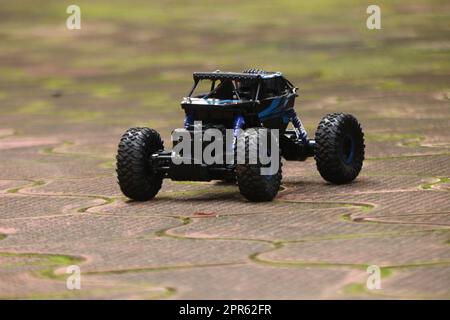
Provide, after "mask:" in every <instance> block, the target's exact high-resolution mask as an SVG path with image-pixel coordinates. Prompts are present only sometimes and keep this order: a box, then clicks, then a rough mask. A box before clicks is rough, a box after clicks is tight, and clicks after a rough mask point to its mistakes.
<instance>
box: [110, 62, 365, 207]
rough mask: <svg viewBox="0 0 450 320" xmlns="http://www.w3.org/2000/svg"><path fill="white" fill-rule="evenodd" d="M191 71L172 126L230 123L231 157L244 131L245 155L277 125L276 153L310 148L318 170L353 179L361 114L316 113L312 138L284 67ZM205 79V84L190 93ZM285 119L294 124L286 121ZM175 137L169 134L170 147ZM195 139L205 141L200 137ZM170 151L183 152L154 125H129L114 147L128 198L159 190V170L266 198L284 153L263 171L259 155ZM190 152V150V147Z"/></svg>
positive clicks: (303, 154)
mask: <svg viewBox="0 0 450 320" xmlns="http://www.w3.org/2000/svg"><path fill="white" fill-rule="evenodd" d="M193 77H194V86H193V87H192V89H191V91H190V93H189V94H188V96H187V97H185V98H183V100H182V102H181V107H182V108H183V109H184V111H185V120H184V128H180V129H175V130H174V132H176V131H177V130H183V131H184V132H188V133H189V134H191V135H194V131H195V130H200V132H201V133H204V132H206V131H207V130H208V129H210V128H214V129H218V130H220V131H221V132H223V133H224V136H225V134H226V133H225V131H227V130H228V131H230V130H232V133H233V139H231V140H232V141H231V142H230V141H228V139H223V141H222V142H221V143H223V146H222V147H223V157H228V158H227V159H230V154H231V158H233V155H235V153H236V148H237V143H236V141H237V139H238V138H243V140H242V141H243V148H245V157H246V158H245V160H248V159H247V157H248V156H247V155H248V154H251V153H252V151H255V150H254V149H255V148H258V145H257V144H256V143H254V141H257V140H258V139H260V138H261V137H264V138H263V139H269V138H271V135H272V133H271V132H274V129H277V130H276V131H277V133H278V134H277V137H276V141H277V148H278V150H277V151H278V152H276V154H277V155H278V157H283V158H284V159H285V160H292V161H304V160H305V159H307V158H308V157H311V156H314V158H315V160H316V165H317V169H318V170H319V173H320V175H321V176H322V177H323V178H324V179H325V180H326V181H329V182H331V183H335V184H343V183H348V182H351V181H353V180H354V179H355V178H356V177H357V176H358V174H359V172H360V171H361V168H362V164H363V160H364V148H365V145H364V134H363V131H362V129H361V126H360V124H359V122H358V120H357V119H356V118H355V117H354V116H352V115H350V114H345V113H332V114H328V115H326V116H325V117H324V118H322V120H321V121H320V123H319V126H318V128H317V131H316V134H315V138H314V139H309V138H308V135H307V133H306V130H305V129H304V127H303V125H302V123H301V121H300V119H299V117H298V116H297V114H296V112H295V110H294V101H295V98H296V97H297V96H298V94H297V88H296V87H295V86H294V85H293V84H292V83H291V82H289V80H287V79H286V78H285V77H284V76H283V74H282V73H280V72H266V71H263V70H256V69H250V70H246V71H243V72H220V71H215V72H196V73H194V75H193ZM199 84H202V85H200V86H199ZM204 84H206V85H207V87H206V88H207V91H208V92H206V93H200V94H194V92H195V91H196V89H197V88H198V87H204ZM199 123H200V125H199ZM289 123H291V124H292V129H288V125H289ZM263 131H264V134H263ZM267 137H269V138H267ZM273 139H275V138H273ZM172 140H174V139H173V138H172ZM180 140H182V139H175V140H174V141H173V147H174V149H175V146H177V144H178V143H180ZM269 140H270V139H269ZM267 145H269V143H267ZM200 147H201V148H205V142H202V144H201V146H200ZM268 149H269V150H268V153H272V152H273V150H272V149H271V147H269V148H268ZM273 153H274V154H275V152H273ZM174 157H186V155H184V154H183V153H180V154H176V153H175V152H173V151H165V150H164V145H163V140H162V139H161V137H160V135H159V134H158V132H156V131H155V130H153V129H150V128H131V129H129V130H127V131H126V132H125V134H124V135H123V136H122V138H121V140H120V143H119V148H118V154H117V176H118V183H119V185H120V188H121V190H122V192H123V193H124V194H125V195H126V196H127V197H129V198H131V199H133V200H138V201H145V200H150V199H152V198H153V197H155V195H156V194H157V193H158V191H159V190H160V188H161V185H162V181H163V179H164V178H170V179H172V180H175V181H211V180H224V181H228V182H233V183H237V185H238V186H239V190H240V193H241V194H242V195H243V196H244V197H245V198H246V199H248V200H250V201H270V200H272V199H273V198H274V197H275V196H276V194H277V193H278V191H279V189H280V185H281V178H282V176H281V161H279V166H278V167H277V168H276V169H275V170H274V171H273V172H271V174H264V175H263V174H261V170H262V169H263V168H264V167H265V166H267V164H263V163H261V161H256V162H251V161H244V162H242V161H241V162H238V161H234V162H233V161H231V163H230V161H223V162H222V163H212V164H211V163H205V162H204V161H198V159H188V160H192V161H185V162H184V163H175V162H174V161H173V158H174ZM189 157H191V158H192V156H191V155H189ZM234 160H236V157H235V156H234Z"/></svg>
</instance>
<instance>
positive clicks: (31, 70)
mask: <svg viewBox="0 0 450 320" xmlns="http://www.w3.org/2000/svg"><path fill="white" fill-rule="evenodd" d="M152 2H153V1H152ZM59 3H60V1H47V2H46V4H45V5H43V6H42V8H41V7H40V10H39V11H38V10H32V8H31V7H33V6H32V4H31V2H27V1H23V2H21V3H20V4H14V5H11V6H8V8H7V9H6V8H5V10H3V9H2V12H1V13H0V21H1V23H0V42H1V43H2V46H1V47H0V297H1V298H37V299H39V298H169V299H177V298H192V299H205V298H231V299H240V298H275V299H276V298H287V299H298V298H444V299H449V298H450V250H449V249H450V248H449V243H450V235H449V227H450V201H449V199H450V197H449V192H450V180H449V178H450V108H449V106H450V104H449V102H450V87H449V83H450V65H449V63H448V62H449V59H448V58H449V48H450V42H449V36H450V29H449V26H448V18H449V12H450V10H449V6H448V3H446V2H445V1H442V2H441V1H412V2H411V1H398V2H396V4H395V5H392V4H390V3H389V2H386V1H380V4H381V6H382V8H383V12H385V13H386V14H385V15H383V30H381V31H367V30H365V29H364V26H365V18H366V15H365V7H364V5H360V4H358V3H357V2H354V1H343V2H342V4H341V6H339V7H336V5H334V4H333V3H332V2H329V1H325V0H321V1H317V4H314V5H313V4H297V3H296V2H290V1H280V2H279V3H277V5H275V4H274V2H272V1H270V2H269V1H260V2H258V4H247V5H246V4H242V3H238V2H237V3H235V6H236V7H235V8H234V9H233V10H232V8H230V6H229V5H227V4H228V3H229V1H223V2H216V6H217V7H216V8H215V10H213V11H212V12H211V13H210V14H209V15H208V16H206V17H205V16H202V19H201V20H200V19H193V18H192V17H195V12H198V10H201V9H204V8H206V4H205V2H204V1H196V2H195V4H191V5H189V6H187V5H184V4H182V3H180V2H173V3H171V5H170V9H171V10H170V13H171V14H170V15H168V14H167V10H168V9H169V8H168V7H167V3H165V2H164V3H163V2H161V3H158V4H154V3H153V4H148V3H145V4H144V3H141V2H140V1H136V6H131V5H130V3H129V2H123V4H120V5H117V6H111V5H108V4H107V3H105V2H103V1H79V5H80V6H81V8H82V10H83V11H82V12H83V19H85V20H83V24H82V28H83V29H82V30H81V31H73V32H71V31H67V30H65V29H64V21H65V17H66V14H65V7H61V6H60V4H59ZM314 3H316V2H314ZM123 12H126V14H123ZM236 12H239V14H237V13H236ZM337 13H340V14H341V15H339V14H337ZM273 14H275V15H276V16H281V15H282V16H283V17H284V19H283V20H280V21H279V20H277V19H275V20H273V19H270V20H269V19H265V18H267V17H270V16H271V15H273ZM261 20H264V21H265V22H261ZM179 25H183V26H185V27H184V28H181V29H179V28H178V26H179ZM261 30H265V31H264V32H262V31H261ZM77 32H78V33H77ZM255 65H256V66H262V67H265V68H267V69H270V70H281V71H284V72H285V73H286V74H287V76H288V78H289V79H292V80H293V81H294V82H295V83H296V84H298V85H299V86H300V87H301V91H302V96H301V98H300V99H299V102H298V104H297V108H298V110H299V113H300V115H301V116H302V119H303V121H304V123H305V124H306V127H307V128H308V129H309V131H310V132H314V128H315V126H316V125H317V123H318V121H319V120H320V117H321V116H323V115H324V114H326V113H328V112H333V111H345V112H351V113H354V114H355V115H356V116H357V117H358V118H359V119H360V120H361V122H362V124H363V127H364V129H365V131H366V140H367V141H366V145H367V160H366V162H365V164H364V168H363V171H362V174H361V176H360V177H359V178H358V179H357V181H356V182H354V183H352V184H350V185H346V186H333V185H330V184H327V183H325V182H324V181H323V180H321V178H320V176H319V174H318V173H317V171H316V169H315V164H314V160H313V159H311V160H308V161H306V162H304V163H294V162H289V163H287V162H285V163H284V166H283V169H284V179H283V190H282V191H281V192H280V193H279V196H278V197H277V198H276V200H275V201H273V202H272V203H265V204H252V203H248V202H247V201H245V200H244V199H243V198H242V197H241V196H240V195H239V193H238V190H237V187H236V186H233V185H227V184H222V183H216V182H211V183H175V182H171V181H165V182H164V185H163V188H162V190H161V192H160V193H159V195H158V196H157V197H156V199H155V200H154V201H151V202H146V203H137V202H130V201H128V200H127V199H125V198H124V197H123V196H122V195H121V193H120V190H119V189H118V187H117V185H116V182H115V180H116V179H115V175H114V154H115V150H116V145H117V143H118V140H119V138H120V136H121V134H122V133H123V131H125V130H126V129H127V128H128V127H131V126H137V125H140V126H142V125H146V126H151V127H154V128H155V129H157V130H159V131H160V132H161V133H162V134H163V136H164V138H165V140H166V141H169V134H170V130H171V129H172V128H174V127H177V126H180V125H181V124H182V119H183V113H182V111H181V110H180V108H179V106H178V101H179V100H180V97H181V96H182V95H183V94H184V93H185V91H187V90H188V88H189V86H190V82H191V72H192V71H195V70H214V69H217V68H221V69H227V70H241V69H244V68H246V67H253V66H255ZM166 145H168V143H166ZM73 264H76V265H79V266H80V267H81V271H82V290H75V291H69V290H67V289H66V286H65V284H66V283H65V279H66V277H67V275H66V274H65V270H66V267H67V266H68V265H73ZM368 265H378V266H380V267H381V275H382V282H381V285H382V289H381V290H368V289H367V288H366V286H365V283H366V279H367V277H368V274H367V273H366V268H367V266H368Z"/></svg>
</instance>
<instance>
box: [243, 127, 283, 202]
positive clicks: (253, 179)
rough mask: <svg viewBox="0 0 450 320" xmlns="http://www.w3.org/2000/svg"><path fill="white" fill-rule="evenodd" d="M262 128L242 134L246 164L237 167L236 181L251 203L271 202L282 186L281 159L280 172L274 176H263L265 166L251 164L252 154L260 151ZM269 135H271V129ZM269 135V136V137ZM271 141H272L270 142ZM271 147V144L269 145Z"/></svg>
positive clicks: (248, 130) (258, 163)
mask: <svg viewBox="0 0 450 320" xmlns="http://www.w3.org/2000/svg"><path fill="white" fill-rule="evenodd" d="M260 130H261V128H252V129H247V130H245V131H244V132H243V133H242V134H243V135H244V138H245V160H246V161H245V164H237V165H236V179H237V183H238V186H239V191H240V192H241V194H242V195H243V196H244V197H245V198H246V199H247V200H249V201H253V202H263V201H271V200H272V199H273V198H274V197H275V196H276V195H277V193H278V190H279V189H280V185H281V178H282V172H281V158H279V159H278V160H279V166H278V171H277V172H276V173H274V174H273V175H261V168H262V167H263V165H262V164H261V163H260V162H259V159H258V162H257V163H256V164H250V163H249V155H250V154H251V152H257V151H258V142H257V141H258V139H259V137H260V136H261V131H260ZM266 130H268V135H270V129H266ZM268 135H267V136H268ZM269 141H270V140H269ZM268 146H270V143H269V144H268ZM277 147H278V146H277Z"/></svg>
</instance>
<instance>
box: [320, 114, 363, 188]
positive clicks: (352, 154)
mask: <svg viewBox="0 0 450 320" xmlns="http://www.w3.org/2000/svg"><path fill="white" fill-rule="evenodd" d="M315 142H316V144H315V156H314V158H315V159H316V165H317V169H318V170H319V173H320V175H321V176H322V178H324V179H325V180H326V181H329V182H332V183H336V184H343V183H348V182H351V181H353V180H354V179H355V178H356V177H357V176H358V174H359V172H360V171H361V168H362V165H363V161H364V148H365V145H364V133H363V131H362V129H361V125H360V124H359V122H358V120H357V119H356V118H355V117H354V116H352V115H351V114H345V113H332V114H328V115H326V116H325V117H324V118H322V120H321V121H320V123H319V126H318V128H317V131H316V137H315Z"/></svg>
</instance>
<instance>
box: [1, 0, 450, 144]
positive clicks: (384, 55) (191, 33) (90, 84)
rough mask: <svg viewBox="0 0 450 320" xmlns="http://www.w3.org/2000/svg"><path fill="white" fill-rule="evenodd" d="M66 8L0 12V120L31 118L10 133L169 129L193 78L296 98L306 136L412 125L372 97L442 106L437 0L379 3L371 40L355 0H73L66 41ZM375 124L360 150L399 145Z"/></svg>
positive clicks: (361, 4)
mask: <svg viewBox="0 0 450 320" xmlns="http://www.w3.org/2000/svg"><path fill="white" fill-rule="evenodd" d="M73 3H74V2H73V1H61V0H55V1H51V0H46V1H40V2H39V3H36V1H27V0H24V1H5V0H2V1H0V5H1V10H0V43H1V46H0V112H1V115H2V119H3V120H0V121H2V122H4V121H5V120H6V119H7V118H5V116H8V117H10V116H14V117H19V118H20V119H28V120H31V119H32V121H24V122H23V123H22V125H21V128H17V129H18V130H19V129H20V130H23V131H24V132H27V131H28V130H31V131H32V132H33V133H36V132H35V131H39V130H41V129H44V128H45V130H54V132H55V133H57V132H60V130H59V129H58V128H56V127H60V125H62V124H75V125H76V124H78V125H79V124H81V123H82V124H83V125H85V126H102V125H107V126H109V127H111V126H114V127H116V126H117V128H120V130H122V131H123V130H125V129H126V128H128V127H130V126H133V125H150V126H152V127H155V128H156V129H163V127H164V128H172V127H176V126H180V125H181V123H182V118H183V114H182V110H181V109H180V107H179V101H180V99H181V97H182V96H183V95H184V94H185V93H186V92H187V91H189V89H190V87H191V83H192V72H193V71H209V70H217V69H220V70H223V71H240V70H243V69H247V68H256V67H257V68H262V69H265V70H269V71H281V72H283V73H284V74H285V75H286V77H287V78H288V79H291V81H292V82H293V83H295V84H296V85H297V86H299V87H300V93H301V96H300V99H299V103H298V109H299V114H300V116H302V115H303V116H302V117H303V118H304V122H305V123H306V125H307V127H308V128H309V129H310V130H312V129H314V128H315V126H316V124H317V123H318V121H319V118H320V116H322V115H323V114H324V113H325V112H327V111H329V110H331V111H338V109H339V111H346V110H349V109H354V107H355V106H354V105H355V104H356V103H358V104H359V107H358V108H359V109H358V112H357V113H360V114H364V115H368V114H367V113H370V116H371V117H375V118H376V117H384V116H386V115H388V116H390V117H398V118H401V117H403V116H405V115H408V116H410V115H411V114H410V112H409V111H408V106H407V105H402V106H401V107H400V106H397V107H395V106H394V107H393V108H391V109H389V110H381V108H380V106H382V105H383V104H384V103H385V101H383V100H380V97H385V96H398V95H402V96H404V97H408V96H409V95H410V94H411V93H417V92H420V93H427V94H430V95H432V94H434V95H435V96H436V97H437V98H440V99H444V100H446V101H448V98H449V97H448V90H449V83H450V81H449V80H450V79H449V78H450V76H449V74H450V59H449V58H450V40H449V39H450V37H449V36H450V24H449V21H450V19H449V18H450V4H449V3H448V1H445V0H442V1H441V0H432V1H430V0H423V1H421V0H415V1H407V0H404V1H403V0H396V1H377V3H376V4H377V5H379V6H380V7H381V21H382V29H381V30H368V29H367V27H366V19H367V18H368V16H369V15H368V14H367V13H366V8H367V6H368V5H369V4H372V3H368V2H366V1H358V0H340V1H332V0H318V1H297V0H280V1H269V0H261V1H235V0H227V1H205V0H200V1H197V0H196V1H190V0H187V1H177V0H164V1H163V0H160V1H157V0H152V1H140V0H132V1H117V0H114V1H101V0H95V1H94V0H88V1H87V0H86V1H85V0H79V1H76V3H75V4H76V5H78V6H79V7H80V8H81V30H68V29H67V28H66V19H67V18H68V17H69V14H67V13H66V8H67V6H68V5H70V4H73ZM406 99H407V98H406ZM411 100H415V99H414V98H413V97H411ZM367 101H370V103H369V104H368V103H367ZM330 106H331V107H330ZM337 106H339V107H337ZM426 107H427V106H424V105H422V106H421V109H422V110H423V109H424V108H426ZM413 109H414V108H413ZM350 111H351V110H350ZM386 113H387V114H386ZM305 115H306V116H305ZM412 116H414V115H412ZM8 119H9V120H7V121H10V120H11V119H10V118H8ZM15 119H16V118H15ZM2 124H3V125H5V123H2ZM52 124H54V125H55V126H56V127H55V128H54V129H52V128H51V126H52ZM40 125H41V126H42V127H44V128H42V127H40ZM375 127H376V126H374V128H373V130H372V129H371V128H370V129H369V132H368V134H369V136H368V138H369V139H372V140H375V141H377V140H380V139H390V138H392V139H397V140H398V139H400V138H404V137H402V136H401V135H402V133H401V132H400V133H398V135H397V136H395V134H394V133H392V136H391V137H390V136H386V134H387V133H383V132H379V130H378V129H377V128H375ZM391 129H395V128H391ZM165 134H166V133H165ZM411 134H412V135H414V133H411ZM417 134H418V133H417ZM166 137H167V134H166ZM409 138H417V139H418V137H415V136H412V137H411V136H410V137H409Z"/></svg>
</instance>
